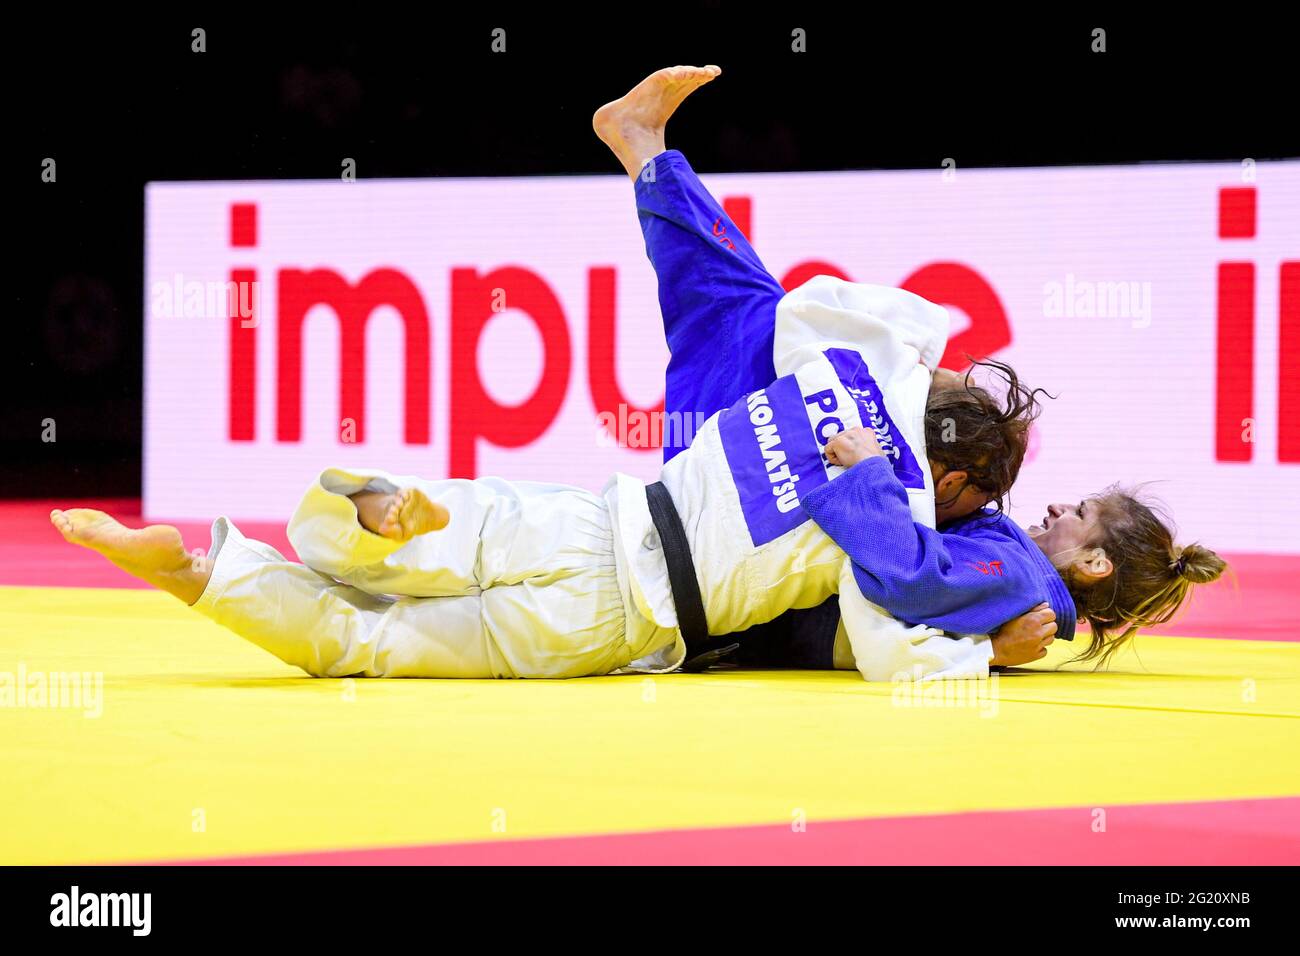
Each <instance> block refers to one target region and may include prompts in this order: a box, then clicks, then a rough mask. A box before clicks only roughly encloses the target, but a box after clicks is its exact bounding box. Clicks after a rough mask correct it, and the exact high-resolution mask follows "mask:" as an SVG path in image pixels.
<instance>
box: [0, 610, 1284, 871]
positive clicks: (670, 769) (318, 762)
mask: <svg viewBox="0 0 1300 956" xmlns="http://www.w3.org/2000/svg"><path fill="white" fill-rule="evenodd" d="M1071 649H1072V648H1071V645H1069V644H1066V643H1064V642H1057V644H1056V645H1055V646H1054V649H1053V654H1052V656H1051V657H1049V658H1048V659H1047V660H1046V661H1044V662H1040V664H1038V665H1035V667H1034V668H1033V669H1032V671H1029V670H1026V671H1021V672H1017V673H1011V674H1006V675H1003V676H999V677H998V678H996V679H994V680H990V681H985V682H959V683H958V682H954V683H948V684H941V685H920V686H916V685H883V684H881V685H872V684H868V683H866V682H865V681H863V680H862V679H861V678H860V677H859V676H858V675H857V674H856V673H847V672H840V673H835V672H791V671H782V672H777V671H772V672H752V671H751V672H738V671H737V672H722V673H712V674H701V675H670V676H662V677H654V678H646V677H639V676H638V677H608V678H596V679H582V680H573V681H430V680H408V681H374V680H318V679H313V678H309V677H306V676H304V675H302V674H301V672H299V671H297V670H296V669H294V668H292V667H289V666H288V665H285V664H282V663H280V662H279V661H277V660H275V659H274V658H273V657H271V656H270V655H268V654H266V653H264V652H262V651H261V650H259V649H257V648H255V647H253V646H252V645H249V644H246V643H245V642H243V641H242V640H240V639H239V638H238V637H236V636H235V635H234V634H232V633H230V632H228V631H225V630H223V629H222V628H220V627H218V626H217V625H215V624H213V623H211V622H209V621H208V620H206V619H204V618H202V617H200V616H199V615H197V614H195V613H193V612H191V611H189V610H187V609H186V608H185V607H183V606H182V605H181V604H180V603H179V602H177V601H176V600H175V599H173V598H170V597H168V596H166V595H163V594H159V593H156V592H151V591H135V590H108V589H79V588H19V587H3V588H0V767H3V771H2V774H3V783H4V785H3V787H0V862H3V863H95V862H119V861H137V860H164V859H194V858H211V857H221V856H231V855H239V856H242V855H249V854H261V853H285V852H303V851H311V850H327V849H346V848H353V847H355V848H363V847H366V848H368V847H382V846H401V845H412V844H428V843H445V842H453V841H483V840H499V839H503V838H504V839H517V838H525V837H539V836H570V835H578V834H604V833H616V832H632V831H646V830H664V829H677V828H695V827H715V826H736V825H744V824H763V823H779V824H789V822H790V820H791V814H792V808H799V812H804V813H806V814H807V818H808V819H809V820H834V819H844V818H858V817H877V816H893V815H905V814H934V813H952V812H959V811H969V810H990V809H1010V808H1028V807H1034V808H1039V807H1064V806H1088V805H1094V806H1107V805H1118V804H1130V803H1149V802H1163V801H1193V800H1220V799H1237V798H1247V797H1277V796H1295V795H1300V759H1297V756H1300V644H1296V643H1284V642H1264V641H1253V642H1252V641H1233V640H1207V639H1184V638H1170V637H1141V638H1139V640H1138V644H1137V653H1136V654H1135V653H1133V652H1131V651H1126V652H1124V653H1123V654H1122V655H1121V656H1119V657H1118V658H1117V659H1116V660H1115V662H1114V663H1113V664H1112V665H1111V667H1110V669H1109V670H1108V671H1105V672H1100V673H1094V672H1092V671H1091V670H1090V669H1087V668H1083V667H1081V666H1074V667H1071V668H1069V669H1067V670H1065V671H1059V670H1058V671H1053V670H1051V666H1052V665H1054V664H1055V663H1059V662H1060V661H1062V660H1064V659H1066V658H1067V657H1068V656H1069V655H1070V652H1071ZM96 686H98V687H99V692H98V693H96ZM926 688H929V689H926ZM56 705H57V706H56Z"/></svg>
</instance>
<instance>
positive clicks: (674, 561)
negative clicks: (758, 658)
mask: <svg viewBox="0 0 1300 956" xmlns="http://www.w3.org/2000/svg"><path fill="white" fill-rule="evenodd" d="M645 497H646V503H647V504H648V505H649V506H650V519H651V520H652V521H653V522H654V524H655V530H656V531H658V532H659V543H660V544H661V545H663V549H664V563H665V564H667V566H668V587H669V588H670V589H671V590H672V592H673V604H674V605H676V607H677V627H678V628H679V629H680V631H681V634H682V639H683V640H684V641H685V642H686V647H687V657H688V658H689V659H688V660H687V661H686V663H685V664H684V665H682V669H683V670H703V669H704V668H705V667H708V666H709V665H710V664H712V663H714V661H716V660H717V659H718V658H720V657H722V656H723V655H725V654H727V653H730V652H731V651H733V650H735V649H736V648H737V647H739V646H740V645H739V644H732V645H730V646H729V647H727V648H718V649H709V650H707V651H705V652H704V653H700V654H697V655H696V656H694V657H692V653H691V652H692V651H693V650H697V649H698V650H704V649H705V648H706V647H707V646H708V645H709V619H708V616H707V615H706V614H705V613H704V599H703V598H702V597H701V596H700V584H699V581H698V580H696V577H695V561H694V560H693V559H692V558H691V546H690V542H688V541H687V539H686V529H685V528H684V527H682V519H681V515H679V514H678V513H677V506H676V505H675V504H673V497H672V495H670V494H669V493H668V489H667V488H665V487H664V483H663V482H662V481H656V482H655V483H654V484H651V485H646V489H645Z"/></svg>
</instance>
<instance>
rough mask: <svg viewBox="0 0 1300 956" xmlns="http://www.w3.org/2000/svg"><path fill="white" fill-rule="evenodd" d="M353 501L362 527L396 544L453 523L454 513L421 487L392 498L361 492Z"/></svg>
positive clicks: (379, 493) (402, 492)
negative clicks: (421, 489)
mask: <svg viewBox="0 0 1300 956" xmlns="http://www.w3.org/2000/svg"><path fill="white" fill-rule="evenodd" d="M352 500H353V501H354V502H355V503H356V506H357V519H358V520H359V521H360V522H361V525H362V527H364V528H365V529H366V530H367V531H371V532H373V533H375V534H378V535H382V536H383V537H385V538H391V539H392V540H394V541H410V540H411V539H412V538H414V537H415V536H416V535H419V534H428V533H429V532H430V531H438V530H439V529H441V528H445V527H447V524H448V522H450V521H451V512H449V511H448V510H447V509H446V508H444V507H443V506H442V505H440V504H438V503H437V502H436V501H430V500H429V498H428V496H427V495H425V493H424V492H423V491H420V490H419V489H418V488H402V489H401V490H399V491H397V492H395V493H393V494H391V495H389V494H384V493H383V492H361V493H360V494H357V495H353V496H352Z"/></svg>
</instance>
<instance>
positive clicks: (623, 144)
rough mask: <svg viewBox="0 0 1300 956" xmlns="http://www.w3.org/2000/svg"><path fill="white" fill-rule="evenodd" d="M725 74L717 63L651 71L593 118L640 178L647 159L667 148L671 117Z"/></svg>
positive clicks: (622, 160) (598, 132) (629, 169)
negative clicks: (698, 90)
mask: <svg viewBox="0 0 1300 956" xmlns="http://www.w3.org/2000/svg"><path fill="white" fill-rule="evenodd" d="M721 73H722V70H721V68H719V67H716V66H670V67H667V68H665V69H662V70H658V71H656V72H654V73H651V74H650V75H649V76H647V77H646V78H645V79H644V80H642V81H641V82H640V83H638V84H637V85H636V86H634V87H632V89H631V91H630V92H628V93H627V94H626V95H625V96H623V97H620V98H619V99H617V100H614V101H613V102H611V103H606V104H605V105H604V106H602V107H601V108H600V109H598V110H596V114H595V115H594V116H593V117H592V118H591V125H592V128H593V129H594V130H595V131H596V135H597V136H599V137H600V139H601V141H602V142H603V143H604V144H605V145H606V146H608V147H609V148H610V149H612V150H613V151H614V155H615V156H617V157H618V161H619V162H620V163H622V164H623V168H624V169H625V170H627V174H628V175H629V176H631V177H632V179H634V180H635V179H636V177H637V175H638V174H639V173H640V172H641V167H642V166H644V165H645V162H646V160H648V159H653V158H654V157H656V156H658V155H659V154H660V153H662V152H663V151H664V150H665V149H666V148H667V147H666V146H665V145H664V126H665V125H666V124H667V122H668V117H670V116H672V115H673V112H674V111H675V110H676V109H677V107H678V106H680V105H681V103H682V100H684V99H686V97H688V96H690V95H691V93H692V92H694V91H695V90H696V89H698V88H699V87H701V86H703V85H704V84H705V83H708V82H709V81H710V80H712V79H714V78H715V77H717V76H718V75H719V74H721Z"/></svg>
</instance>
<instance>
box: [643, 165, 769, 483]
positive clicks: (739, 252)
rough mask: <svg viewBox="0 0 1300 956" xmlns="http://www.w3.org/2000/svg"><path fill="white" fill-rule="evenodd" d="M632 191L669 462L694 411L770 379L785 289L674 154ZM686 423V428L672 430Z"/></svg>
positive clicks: (715, 406) (701, 412) (703, 412)
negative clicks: (653, 296) (661, 356)
mask: <svg viewBox="0 0 1300 956" xmlns="http://www.w3.org/2000/svg"><path fill="white" fill-rule="evenodd" d="M635 185H636V208H637V216H638V217H639V218H640V220H641V231H642V233H644V235H645V246H646V254H647V255H648V256H649V257H650V262H651V263H652V264H653V265H654V269H655V274H656V275H657V276H658V278H659V310H660V312H661V314H662V315H663V322H664V335H665V337H666V338H667V340H668V350H669V353H670V356H671V357H670V358H669V361H668V371H667V374H666V376H665V400H664V410H665V411H666V412H668V413H669V414H668V416H667V427H666V428H665V434H664V461H668V460H669V459H670V458H672V457H673V456H674V455H675V454H677V453H678V452H680V451H681V450H682V449H683V448H686V447H687V446H688V445H689V444H690V440H691V438H693V437H694V427H693V426H694V424H695V423H696V421H697V418H696V416H697V414H698V420H700V421H702V420H703V419H705V418H707V417H708V416H710V415H712V414H713V413H714V412H716V411H720V410H721V409H724V408H727V407H728V406H729V405H731V404H732V403H733V402H735V401H736V400H737V399H739V398H740V397H741V396H743V395H745V394H747V393H748V392H752V391H753V390H755V389H758V388H764V387H765V386H767V385H770V384H771V383H772V380H773V379H775V378H776V370H775V368H774V367H773V364H772V338H773V333H774V331H775V321H776V305H777V303H778V302H779V301H780V300H781V297H782V296H783V295H785V290H784V289H782V288H781V284H780V283H779V282H777V281H776V279H774V278H773V277H772V275H771V274H770V273H769V272H768V271H767V269H766V268H765V267H764V266H763V263H762V261H761V260H760V259H759V258H758V253H756V252H755V251H754V248H753V247H752V246H751V245H750V244H749V242H748V240H747V239H746V238H745V237H744V236H743V235H742V234H741V232H740V230H739V229H738V228H737V227H736V224H735V223H734V222H732V221H731V219H730V217H729V216H727V214H726V213H725V212H724V211H723V209H722V206H721V205H720V204H719V203H718V201H717V200H716V199H714V198H713V196H712V195H710V194H709V191H708V190H707V189H705V188H704V185H703V184H702V183H701V182H700V180H699V177H697V176H696V175H695V171H694V170H692V169H691V167H690V164H689V163H688V162H687V161H686V157H685V156H683V155H682V154H681V153H680V152H679V151H678V150H675V149H670V150H666V151H664V152H662V153H660V154H659V155H658V156H656V157H654V159H653V160H652V161H651V164H650V165H649V166H648V167H647V168H645V169H643V170H642V173H641V174H640V175H639V176H637V178H636V180H635ZM687 420H689V422H690V423H691V427H687V428H680V427H676V425H677V423H678V422H682V421H687Z"/></svg>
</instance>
